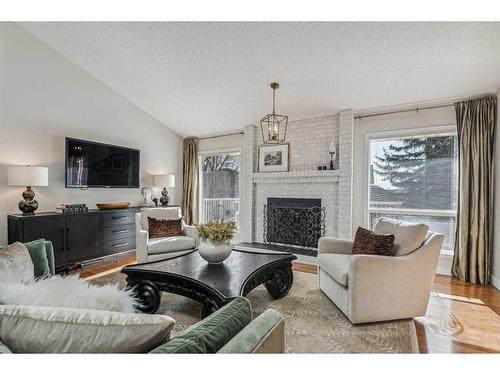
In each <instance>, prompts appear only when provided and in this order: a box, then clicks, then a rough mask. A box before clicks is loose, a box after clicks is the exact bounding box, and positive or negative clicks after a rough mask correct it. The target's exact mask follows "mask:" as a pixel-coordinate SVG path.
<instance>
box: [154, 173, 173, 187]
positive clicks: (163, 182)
mask: <svg viewBox="0 0 500 375" xmlns="http://www.w3.org/2000/svg"><path fill="white" fill-rule="evenodd" d="M153 185H154V186H158V187H175V176H174V175H173V174H157V175H154V176H153Z"/></svg>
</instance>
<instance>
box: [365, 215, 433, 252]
mask: <svg viewBox="0 0 500 375" xmlns="http://www.w3.org/2000/svg"><path fill="white" fill-rule="evenodd" d="M373 231H374V232H375V233H376V234H393V235H394V255H395V256H404V255H408V254H411V253H413V252H414V251H415V250H417V249H418V248H419V247H420V246H422V242H424V240H425V236H426V235H427V233H428V232H429V226H428V225H426V224H418V223H408V222H405V221H400V220H394V219H388V218H386V217H381V218H380V219H378V221H377V224H375V228H373Z"/></svg>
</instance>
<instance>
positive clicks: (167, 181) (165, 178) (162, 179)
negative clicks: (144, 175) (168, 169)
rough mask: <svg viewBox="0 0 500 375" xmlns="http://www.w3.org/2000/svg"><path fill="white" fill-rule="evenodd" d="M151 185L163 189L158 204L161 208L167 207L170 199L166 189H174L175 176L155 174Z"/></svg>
mask: <svg viewBox="0 0 500 375" xmlns="http://www.w3.org/2000/svg"><path fill="white" fill-rule="evenodd" d="M153 185H154V186H157V187H163V190H162V191H161V198H160V203H161V205H162V206H164V207H165V206H168V203H169V202H170V197H169V196H168V191H167V188H168V187H175V176H174V175H173V174H157V175H155V176H153Z"/></svg>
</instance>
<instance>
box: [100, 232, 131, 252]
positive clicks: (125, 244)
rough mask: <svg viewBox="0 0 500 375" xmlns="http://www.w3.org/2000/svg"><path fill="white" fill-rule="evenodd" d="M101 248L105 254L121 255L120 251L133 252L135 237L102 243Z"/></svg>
mask: <svg viewBox="0 0 500 375" xmlns="http://www.w3.org/2000/svg"><path fill="white" fill-rule="evenodd" d="M102 247H103V251H104V253H105V254H113V253H121V252H122V251H128V250H133V249H135V236H134V237H127V238H117V239H114V240H109V241H103V242H102Z"/></svg>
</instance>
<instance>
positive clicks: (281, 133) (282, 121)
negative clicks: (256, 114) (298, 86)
mask: <svg viewBox="0 0 500 375" xmlns="http://www.w3.org/2000/svg"><path fill="white" fill-rule="evenodd" d="M278 87H280V85H279V84H278V83H277V82H273V83H271V88H272V89H273V113H270V114H267V115H266V116H264V118H263V119H262V120H260V130H261V131H262V141H263V142H264V143H267V144H279V143H283V142H285V138H286V128H287V126H288V116H284V115H278V114H276V89H277V88H278Z"/></svg>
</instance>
